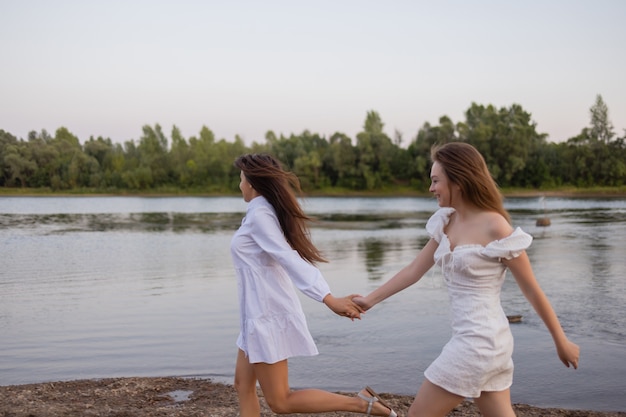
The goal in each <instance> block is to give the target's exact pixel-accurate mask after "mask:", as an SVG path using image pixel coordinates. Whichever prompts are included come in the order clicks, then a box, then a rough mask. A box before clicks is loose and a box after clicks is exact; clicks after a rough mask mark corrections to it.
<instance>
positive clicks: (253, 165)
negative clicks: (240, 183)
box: [235, 154, 327, 264]
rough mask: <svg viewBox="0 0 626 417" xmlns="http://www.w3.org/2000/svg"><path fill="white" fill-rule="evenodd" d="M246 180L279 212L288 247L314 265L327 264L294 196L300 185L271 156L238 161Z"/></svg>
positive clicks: (236, 163)
mask: <svg viewBox="0 0 626 417" xmlns="http://www.w3.org/2000/svg"><path fill="white" fill-rule="evenodd" d="M235 166H236V167H237V168H239V169H240V170H241V171H242V172H243V174H244V175H245V176H246V179H247V180H248V182H249V183H250V185H252V188H254V189H255V190H256V191H257V192H258V193H259V194H261V195H262V196H263V197H265V198H266V199H267V201H269V203H270V204H271V205H272V207H274V210H275V211H276V216H277V217H278V222H279V223H280V227H281V229H282V230H283V234H284V235H285V238H286V239H287V242H289V245H290V246H291V247H292V248H293V249H294V250H295V251H297V252H298V253H299V254H300V256H301V257H302V258H303V259H304V260H306V261H307V262H309V263H311V264H315V263H316V262H327V260H326V259H324V257H323V256H322V254H321V252H320V251H319V250H318V249H317V248H316V247H315V245H314V244H313V242H312V241H311V235H310V233H309V229H308V227H307V222H309V221H311V218H310V217H309V216H307V215H306V214H305V213H304V211H303V210H302V207H300V203H298V199H297V198H296V194H295V192H298V193H300V192H301V189H300V181H299V180H298V177H297V176H296V175H295V174H294V173H292V172H288V171H285V170H284V169H283V168H282V166H281V164H280V162H279V161H278V160H277V159H276V158H274V157H273V156H271V155H268V154H246V155H241V156H240V157H238V158H237V159H236V160H235Z"/></svg>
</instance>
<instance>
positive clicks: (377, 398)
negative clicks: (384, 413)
mask: <svg viewBox="0 0 626 417" xmlns="http://www.w3.org/2000/svg"><path fill="white" fill-rule="evenodd" d="M363 389H364V390H365V391H367V393H368V394H369V395H370V396H369V397H368V396H366V395H363V394H362V393H360V392H359V394H358V396H359V398H361V399H363V400H365V401H367V415H368V416H371V415H372V414H371V413H372V408H374V403H375V402H376V401H378V402H380V405H382V406H383V407H387V408H388V409H389V417H398V415H397V414H396V412H395V411H393V409H392V408H391V407H389V406H388V405H387V403H386V402H384V401H383V400H381V399H380V396H379V395H378V394H376V392H374V390H373V389H371V388H370V387H365V388H363Z"/></svg>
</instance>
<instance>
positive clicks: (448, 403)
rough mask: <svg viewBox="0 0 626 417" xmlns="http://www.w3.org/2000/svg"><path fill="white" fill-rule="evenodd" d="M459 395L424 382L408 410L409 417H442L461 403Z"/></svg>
mask: <svg viewBox="0 0 626 417" xmlns="http://www.w3.org/2000/svg"><path fill="white" fill-rule="evenodd" d="M463 399H464V398H463V397H461V396H460V395H456V394H452V393H451V392H449V391H446V390H445V389H443V388H441V387H439V386H437V385H435V384H433V383H432V382H430V381H429V380H424V382H423V383H422V386H421V387H420V389H419V391H417V395H416V396H415V400H413V404H411V407H410V408H409V414H408V415H409V417H444V416H446V415H447V414H448V413H449V412H450V411H451V410H452V409H453V408H454V407H456V406H457V405H459V404H460V403H461V402H462V401H463Z"/></svg>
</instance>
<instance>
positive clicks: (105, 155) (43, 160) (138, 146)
mask: <svg viewBox="0 0 626 417" xmlns="http://www.w3.org/2000/svg"><path fill="white" fill-rule="evenodd" d="M383 127H384V123H383V121H382V119H381V117H380V115H379V114H378V113H377V112H376V111H369V112H367V115H366V118H365V122H364V125H363V130H362V131H361V132H359V133H358V134H357V135H356V139H355V140H354V141H353V140H352V138H350V137H348V136H347V135H345V134H343V133H339V132H337V133H335V134H333V135H332V136H330V137H329V138H326V137H324V136H320V135H319V134H316V133H312V132H310V131H308V130H305V131H303V132H302V133H300V134H291V135H289V136H283V135H280V136H277V135H276V134H275V133H274V132H272V131H269V132H267V133H266V135H265V142H264V143H257V142H254V143H252V144H251V145H246V144H244V142H243V141H242V140H241V138H239V137H238V136H237V137H235V139H234V141H232V142H229V141H226V140H225V139H220V140H216V138H215V136H214V134H213V132H212V131H211V130H210V129H209V128H208V127H206V126H203V127H202V129H201V130H200V132H199V134H198V135H197V136H192V137H189V138H187V139H186V138H184V137H183V136H182V134H181V132H180V130H179V129H178V128H177V127H176V126H174V127H173V128H172V130H171V133H170V137H169V138H168V137H167V136H166V134H165V133H164V132H163V129H162V128H161V126H160V125H158V124H157V125H155V126H149V125H146V126H144V127H143V129H142V135H141V137H140V138H139V140H137V141H135V140H129V141H126V142H124V143H114V142H112V141H111V140H110V139H108V138H102V137H97V138H94V137H93V136H92V137H90V138H89V140H87V141H85V142H84V143H83V144H81V143H80V141H79V139H78V138H77V137H76V136H75V135H73V134H72V133H71V132H70V131H69V130H68V129H67V128H65V127H60V128H58V129H57V130H56V132H55V134H54V136H52V135H50V134H49V133H48V132H46V131H45V130H42V131H41V132H36V131H32V132H30V133H29V134H28V138H27V139H18V138H16V137H14V136H13V135H11V134H10V133H9V132H6V131H4V130H2V129H0V187H14V188H22V187H29V188H48V189H51V190H53V191H62V190H73V189H88V190H92V191H94V192H116V191H117V192H119V191H149V190H159V189H178V190H181V191H183V192H185V191H190V192H214V193H230V192H233V191H236V190H237V187H238V184H239V172H238V171H237V169H236V168H235V167H234V166H233V161H234V160H235V158H236V157H237V156H239V155H241V154H243V153H248V152H256V153H259V152H268V153H271V154H273V155H274V156H276V157H277V158H278V159H279V160H281V161H282V162H283V163H284V164H285V166H286V167H287V168H288V169H290V170H291V171H293V172H294V173H295V174H297V175H298V177H299V178H300V181H301V184H302V187H303V189H304V190H306V191H314V190H329V189H339V190H348V191H369V190H384V189H397V188H398V187H408V188H410V189H414V190H416V191H420V192H421V191H426V190H427V189H428V186H429V184H430V179H429V169H430V160H429V155H430V148H431V146H433V145H435V144H442V143H446V142H450V141H463V142H467V143H470V144H472V145H474V146H475V147H476V148H477V149H478V150H479V151H480V152H481V153H482V154H483V156H484V157H485V160H486V162H487V165H488V166H489V169H490V171H491V173H492V175H493V176H494V179H495V180H496V181H497V183H498V184H499V185H500V186H501V187H518V188H533V189H540V188H554V187H560V186H574V187H592V186H609V187H610V186H623V185H625V184H626V144H625V142H626V134H625V135H623V136H621V137H618V135H616V133H615V132H614V130H613V126H612V124H611V122H610V120H609V118H608V108H607V106H606V104H605V103H604V101H603V100H602V97H601V96H600V95H598V96H597V97H596V101H595V103H594V105H593V106H592V107H591V108H590V125H589V126H588V127H585V128H583V129H582V130H581V133H580V134H579V135H577V136H575V137H572V138H570V139H568V140H567V141H565V142H562V143H553V142H548V141H547V140H546V137H547V135H546V134H543V133H538V132H537V129H536V124H535V123H534V122H533V121H532V119H531V114H530V113H528V112H527V111H525V110H524V109H523V108H522V107H521V106H520V105H517V104H513V105H511V106H510V107H508V108H507V107H502V108H499V109H498V108H496V107H494V106H493V105H487V106H485V105H479V104H476V103H472V105H471V106H470V108H469V109H468V110H467V111H466V112H465V120H464V121H463V122H458V123H454V122H453V121H452V120H451V119H450V118H449V117H447V116H443V117H441V118H440V119H439V124H438V125H431V124H430V123H425V124H424V125H423V126H422V127H421V128H420V129H419V131H418V133H417V135H416V136H415V137H414V138H413V139H412V141H411V142H410V143H409V144H408V146H406V147H403V146H402V142H403V138H402V135H401V134H400V133H399V132H395V135H394V137H393V138H391V137H389V136H388V135H387V134H386V133H385V132H384V131H383Z"/></svg>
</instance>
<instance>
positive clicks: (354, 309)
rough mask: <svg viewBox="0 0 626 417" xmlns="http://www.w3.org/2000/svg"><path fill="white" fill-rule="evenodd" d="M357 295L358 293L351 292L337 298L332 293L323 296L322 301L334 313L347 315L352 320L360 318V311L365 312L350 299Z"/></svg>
mask: <svg viewBox="0 0 626 417" xmlns="http://www.w3.org/2000/svg"><path fill="white" fill-rule="evenodd" d="M357 296H358V294H351V295H348V296H346V297H341V298H337V297H335V296H333V295H332V294H328V295H327V296H326V297H324V300H323V301H324V304H326V306H328V308H330V309H331V310H332V311H334V312H335V313H336V314H338V315H340V316H344V317H348V318H349V319H350V320H352V321H354V319H359V320H361V313H365V310H363V309H362V308H361V307H360V306H359V305H358V304H357V303H355V302H354V301H353V300H352V299H353V298H354V297H357Z"/></svg>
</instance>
